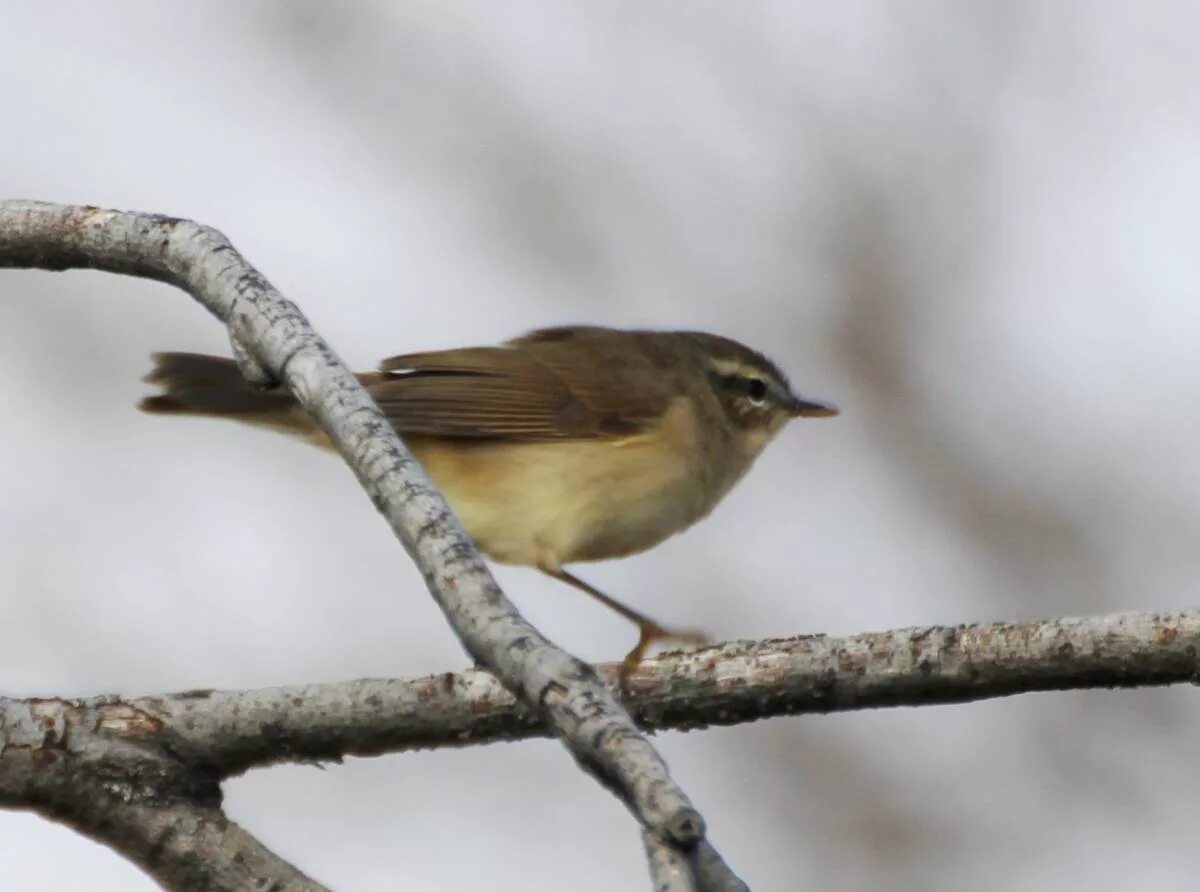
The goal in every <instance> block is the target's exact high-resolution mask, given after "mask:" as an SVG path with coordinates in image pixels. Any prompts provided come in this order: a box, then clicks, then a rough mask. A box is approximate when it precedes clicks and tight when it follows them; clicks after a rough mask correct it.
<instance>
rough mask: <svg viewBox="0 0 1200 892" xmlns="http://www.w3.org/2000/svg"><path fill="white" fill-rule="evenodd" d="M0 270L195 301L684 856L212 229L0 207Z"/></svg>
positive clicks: (637, 776) (657, 808) (618, 745)
mask: <svg viewBox="0 0 1200 892" xmlns="http://www.w3.org/2000/svg"><path fill="white" fill-rule="evenodd" d="M0 267H27V268H39V269H47V270H63V269H70V268H75V267H81V268H95V269H102V270H107V271H109V272H117V273H125V274H129V275H135V276H142V277H145V278H151V279H157V280H160V281H163V282H167V283H170V284H173V285H176V286H178V287H180V288H182V289H183V290H185V291H187V292H188V293H190V294H191V295H192V296H193V297H195V298H196V300H198V301H199V302H200V303H201V304H202V305H203V306H205V307H206V308H207V309H208V310H209V311H210V312H212V313H213V314H214V315H215V316H217V318H218V319H220V320H222V321H223V322H225V323H226V324H227V326H228V328H229V333H230V337H231V339H232V340H233V341H234V342H236V343H237V344H238V345H240V349H239V350H238V351H237V352H238V356H239V364H240V366H241V367H242V368H243V369H245V370H247V371H248V372H249V373H250V375H251V377H252V378H253V380H254V381H255V382H256V383H262V382H264V381H266V380H270V379H272V378H273V379H275V380H279V381H282V382H283V383H285V384H286V385H287V386H288V388H289V389H290V390H291V391H292V392H293V393H294V394H295V395H296V397H297V399H298V400H299V401H300V403H301V404H302V405H303V406H304V407H305V408H306V409H307V410H308V411H309V412H310V413H311V414H312V415H313V417H314V418H315V419H316V420H317V422H318V423H319V424H320V425H321V427H322V428H323V429H324V430H325V432H326V433H327V434H328V435H329V437H330V438H331V440H332V441H333V443H334V444H335V445H336V446H337V448H338V450H339V451H340V452H341V454H342V456H343V458H344V459H345V460H346V462H347V463H348V464H349V465H350V466H351V468H352V469H353V470H354V472H355V474H356V475H357V476H358V478H359V481H360V483H361V484H362V485H363V487H364V488H365V489H366V490H367V493H368V494H369V495H370V496H371V499H372V501H373V502H374V503H375V505H376V507H377V508H378V509H379V510H380V512H382V513H383V514H384V516H385V517H386V518H387V519H388V522H389V524H390V525H391V527H392V529H393V531H394V532H395V533H396V535H397V536H398V537H399V538H400V540H401V542H403V544H404V546H405V548H406V549H407V550H408V552H409V554H410V555H411V556H412V558H413V560H414V561H415V562H416V563H417V565H418V566H419V567H420V568H421V571H422V573H423V574H424V576H425V580H426V584H427V585H428V587H429V591H430V593H431V594H432V595H433V597H434V598H435V600H436V601H437V603H438V604H439V606H440V607H441V608H442V610H443V612H444V613H445V614H446V617H447V619H448V620H449V621H450V624H451V626H452V627H453V628H454V630H455V631H456V633H457V634H458V636H459V638H460V639H461V640H462V642H463V645H464V647H465V648H466V650H467V652H468V653H469V654H471V655H472V656H473V657H474V658H475V659H476V660H478V661H479V662H481V663H482V664H484V665H486V666H488V667H489V668H491V669H493V670H494V671H495V672H496V674H497V675H498V676H499V677H500V679H502V681H503V682H504V684H505V685H506V686H507V687H509V688H510V689H511V690H513V691H515V692H516V693H517V694H518V695H519V696H520V697H521V699H522V700H523V701H524V702H525V703H527V704H528V705H529V706H530V707H531V708H533V709H535V710H539V711H541V712H542V713H544V715H545V717H546V719H547V721H548V722H549V724H550V725H551V726H552V727H553V728H554V730H555V733H556V734H557V735H558V736H560V737H561V739H562V740H563V742H564V743H565V744H566V745H567V747H568V748H569V749H570V750H571V752H572V754H573V755H574V756H575V758H576V761H577V762H578V763H579V764H580V765H581V766H582V767H583V768H585V770H587V771H589V772H590V773H592V774H593V775H594V776H595V777H596V778H597V779H598V780H600V781H601V783H602V784H604V785H605V786H606V787H608V788H609V789H611V790H612V791H613V792H615V793H616V794H617V795H618V796H619V797H620V798H621V799H622V800H623V801H624V802H625V803H626V805H627V806H628V807H629V808H630V810H631V811H632V812H633V813H634V814H635V815H636V816H637V818H638V819H639V820H640V821H641V822H642V824H643V825H644V826H645V827H646V828H647V829H649V830H651V831H653V832H654V833H656V834H657V835H659V836H660V837H662V838H663V839H666V840H668V841H670V842H671V843H672V844H674V845H678V846H680V847H681V848H682V849H684V850H687V849H690V848H691V847H693V846H695V845H696V844H697V843H698V842H700V841H701V840H702V839H703V838H704V833H705V827H704V820H703V818H702V817H701V816H700V813H699V812H698V811H697V810H696V809H695V808H694V807H693V806H692V804H691V803H690V802H689V801H688V799H687V797H686V795H685V794H684V793H683V791H682V790H681V789H680V788H679V786H678V785H677V784H676V783H675V782H674V780H673V779H672V778H671V776H670V774H669V772H668V770H667V767H666V764H665V763H664V762H663V760H662V758H661V757H660V756H659V755H658V753H657V752H656V751H655V749H654V748H653V747H652V746H651V744H650V743H649V741H647V740H646V739H645V737H643V736H642V735H641V733H640V732H639V731H638V729H637V727H636V725H635V724H634V723H633V721H632V720H631V719H630V717H629V716H628V715H627V714H626V713H625V711H624V710H623V709H622V708H621V707H620V706H619V705H618V704H617V702H616V701H615V700H614V699H613V697H612V695H611V694H610V693H609V691H608V690H607V689H606V688H605V686H604V685H603V683H602V682H601V681H600V679H599V677H598V676H597V675H596V673H595V672H594V671H593V670H592V668H591V667H590V666H588V665H587V664H585V663H583V662H581V661H580V660H577V659H575V658H574V657H572V656H570V655H569V654H567V653H566V652H565V651H563V650H561V649H559V648H558V647H556V646H555V645H554V644H552V643H551V642H550V641H549V640H547V639H546V638H545V637H543V636H542V635H541V634H540V633H539V632H538V631H537V630H536V629H535V628H534V627H533V626H531V625H530V624H529V623H527V622H525V620H524V619H523V618H522V617H521V616H520V614H518V613H517V611H516V609H515V608H514V607H513V605H512V603H511V602H510V601H509V600H508V599H507V598H506V597H505V596H504V593H503V592H502V591H501V590H500V588H499V586H498V585H497V584H496V582H495V581H494V580H493V578H492V576H491V574H490V573H489V572H488V570H487V567H486V566H485V565H484V563H483V561H482V559H481V558H480V556H479V553H478V551H477V550H476V549H475V547H474V545H473V544H472V543H471V541H470V540H469V539H468V538H467V536H466V534H465V533H464V532H463V530H462V528H461V527H460V526H459V524H458V522H457V521H456V520H455V518H454V517H453V516H452V515H451V513H450V511H449V509H448V507H447V506H446V503H445V500H444V499H443V498H442V497H441V495H440V494H439V493H438V492H437V491H436V490H435V489H434V488H433V486H432V485H431V484H430V482H429V480H428V478H427V477H426V476H425V474H424V472H423V471H422V470H421V469H420V467H419V466H418V465H417V464H416V462H415V461H414V459H413V458H412V456H411V454H410V453H409V452H408V450H407V449H406V448H405V447H404V445H403V444H402V443H401V442H400V440H399V438H397V437H396V435H395V433H394V432H393V431H392V428H391V426H390V425H389V424H388V423H387V421H386V419H385V418H384V416H383V415H382V414H381V413H380V411H379V409H378V407H377V406H376V405H375V403H374V402H373V400H372V399H371V398H370V397H369V396H368V395H367V393H366V391H365V390H364V389H363V388H362V387H361V386H360V385H359V383H358V381H357V379H356V378H355V376H354V375H353V373H352V372H351V371H350V369H348V368H347V367H346V366H345V365H344V364H343V363H342V362H341V361H340V360H339V359H338V358H337V356H336V355H335V354H334V352H333V350H332V349H331V348H330V347H329V345H328V344H326V343H325V341H324V340H323V339H321V337H320V336H319V335H317V333H316V332H315V331H314V330H313V329H312V327H311V326H310V325H309V323H308V321H307V320H306V319H305V318H304V316H303V314H302V313H301V312H300V310H299V309H298V308H297V307H296V306H295V305H294V304H292V303H291V302H290V301H288V300H286V299H285V298H284V297H283V296H282V295H281V294H280V293H279V292H278V291H276V290H275V288H274V287H273V286H271V285H270V283H269V282H267V280H266V279H265V278H264V277H263V276H262V275H261V274H260V273H259V272H258V270H256V269H255V268H254V267H253V266H252V265H250V264H249V263H248V262H247V261H246V260H245V259H244V258H242V257H241V255H240V254H239V253H238V252H237V251H236V250H234V248H233V246H232V245H231V244H230V243H229V241H228V240H227V239H226V238H225V237H224V236H223V235H222V234H221V233H219V232H217V231H216V230H215V229H212V228H210V227H206V226H201V225H198V224H196V223H194V222H191V221H187V220H179V219H174V218H169V217H162V216H158V215H152V214H138V213H125V212H120V211H113V210H103V209H99V208H92V207H74V206H64V205H53V204H45V203H39V202H30V201H4V202H0Z"/></svg>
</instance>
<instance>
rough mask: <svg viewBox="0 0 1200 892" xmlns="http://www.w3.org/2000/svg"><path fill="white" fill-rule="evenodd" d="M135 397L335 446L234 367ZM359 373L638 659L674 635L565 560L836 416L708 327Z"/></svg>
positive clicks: (675, 524) (459, 501)
mask: <svg viewBox="0 0 1200 892" xmlns="http://www.w3.org/2000/svg"><path fill="white" fill-rule="evenodd" d="M154 360H155V366H154V369H153V370H152V371H151V372H150V374H149V375H147V377H146V380H147V381H150V382H152V383H155V384H158V385H160V386H161V387H162V388H163V391H164V392H163V393H162V394H161V395H159V396H153V397H148V398H147V399H145V400H143V402H142V404H141V407H142V409H144V410H145V411H148V412H155V413H174V414H189V415H217V416H223V417H229V418H233V419H236V420H239V421H243V422H246V423H251V424H256V425H262V426H267V427H271V428H274V429H277V430H281V431H284V432H287V433H290V434H293V435H298V436H301V437H303V438H305V439H307V440H308V441H310V442H314V443H317V444H319V445H328V441H327V439H326V438H325V437H324V434H322V433H321V432H320V431H319V430H318V429H317V428H316V426H315V425H314V424H313V423H312V421H311V420H310V419H309V417H308V415H307V413H305V412H303V411H302V410H301V409H300V407H299V406H298V405H297V404H296V403H295V401H294V400H293V399H292V397H291V395H290V394H288V393H287V392H286V391H283V390H280V389H277V390H273V391H267V392H263V391H258V390H255V389H253V388H252V387H250V386H249V385H248V384H246V383H245V382H244V381H243V379H242V377H241V375H240V374H239V372H238V370H237V367H236V366H235V365H234V363H233V362H232V360H228V359H221V358H217V357H208V356H199V355H196V354H188V353H160V354H156V355H155V357H154ZM359 379H360V380H361V381H362V383H363V384H364V385H365V386H366V387H367V389H368V391H369V392H370V393H371V395H372V397H374V399H375V401H376V402H377V403H378V404H379V407H380V409H382V411H383V412H384V414H385V415H386V416H387V418H388V420H389V421H390V422H391V423H392V425H393V426H394V427H395V429H396V431H397V432H398V433H399V434H401V435H402V436H403V437H404V439H405V441H406V442H407V443H408V445H409V446H410V448H411V449H412V450H413V452H414V454H415V455H416V456H417V458H418V459H419V460H420V462H421V463H422V465H424V467H425V468H426V470H427V471H428V472H429V475H430V477H431V478H432V479H433V481H434V483H435V484H437V486H438V487H439V489H441V490H442V492H443V493H444V494H445V495H446V497H447V500H448V501H449V502H450V505H451V507H452V508H453V509H454V511H455V513H456V514H457V515H458V517H459V519H460V520H461V521H462V522H463V525H464V527H465V528H466V530H467V532H468V533H469V534H470V535H471V536H472V538H473V539H474V540H475V542H476V543H477V544H478V545H479V547H480V548H481V549H482V550H483V551H484V552H485V553H486V554H488V555H489V556H491V557H493V558H494V559H496V560H499V561H503V562H507V563H517V564H527V565H531V566H535V567H538V568H540V569H542V570H543V571H545V572H547V573H549V574H550V575H553V576H555V577H556V578H559V579H563V580H564V581H567V582H570V583H571V584H572V585H575V586H576V587H578V588H581V589H583V590H584V591H587V592H588V593H589V594H591V595H593V596H594V597H597V598H599V599H600V600H602V601H604V603H606V604H608V605H609V606H610V607H613V608H614V609H616V610H618V611H619V612H621V613H622V614H623V615H625V616H627V617H629V618H630V619H632V620H634V621H635V622H637V623H638V624H639V626H640V628H641V630H642V636H641V639H642V640H641V641H640V642H639V646H638V648H635V650H634V652H632V653H631V654H630V656H629V658H628V659H627V662H626V668H627V669H628V668H629V667H630V666H631V665H632V663H633V661H635V660H636V659H637V658H639V657H640V656H641V654H642V652H643V651H644V650H645V647H646V646H647V645H648V644H649V642H650V641H652V640H654V639H655V638H658V637H663V636H664V635H665V634H666V632H665V630H664V629H662V628H661V627H660V626H658V625H657V624H656V623H654V622H653V621H651V620H649V619H647V618H646V617H644V616H642V615H641V614H638V613H636V612H634V611H632V610H630V609H629V608H627V607H625V606H624V605H621V604H619V603H618V602H615V601H613V599H611V598H609V597H608V596H606V595H604V594H602V593H600V592H597V591H596V590H595V589H593V588H591V587H590V586H588V585H587V584H586V583H584V582H582V581H581V580H578V579H576V578H575V577H573V576H571V575H570V574H568V573H566V571H565V570H563V565H564V564H567V563H571V562H574V561H589V560H602V559H606V558H612V557H620V556H624V555H628V554H632V553H635V552H638V551H642V550H644V549H647V548H650V547H652V546H654V545H656V544H657V543H659V542H661V541H662V540H663V539H665V538H666V537H668V536H670V535H672V534H673V533H676V532H679V531H680V530H683V529H685V528H686V527H688V526H690V525H691V524H692V523H694V522H695V521H697V520H698V519H700V518H701V517H703V516H704V515H705V514H707V513H708V512H709V511H710V510H711V509H712V508H713V507H714V506H715V505H716V504H717V502H718V501H720V499H721V498H722V496H724V494H725V493H726V492H728V490H729V488H730V487H731V486H733V485H734V483H736V482H737V480H738V479H740V477H741V476H742V474H743V473H745V471H746V470H747V469H748V468H749V467H750V465H751V463H752V462H753V460H754V458H755V457H756V456H757V455H758V454H759V452H761V450H762V448H763V447H764V446H765V445H766V443H767V442H769V441H770V439H771V438H772V437H773V436H774V435H775V433H777V432H778V430H779V429H780V428H781V427H782V426H783V424H784V423H786V421H787V420H788V419H790V418H793V417H796V416H798V415H810V416H814V415H830V414H834V413H835V412H836V410H834V409H832V408H831V407H829V406H825V405H823V404H820V403H814V402H810V401H807V400H804V399H801V398H799V397H796V396H795V395H794V394H792V392H791V390H790V387H789V385H788V382H787V379H786V378H785V377H784V376H783V374H782V373H781V372H780V371H779V369H778V368H777V367H776V366H775V365H774V364H773V363H772V362H770V360H768V359H766V357H764V356H762V355H761V354H759V353H756V352H755V351H753V350H750V349H749V348H748V347H745V346H743V345H741V344H739V343H737V342H735V341H731V340H729V339H727V338H722V337H719V336H717V335H710V334H705V333H702V332H652V331H617V330H614V329H607V328H599V327H585V326H580V327H568V328H553V329H544V330H541V331H536V332H533V333H531V334H528V335H525V336H524V337H521V338H517V339H515V340H513V341H510V342H508V343H507V344H503V345H500V346H491V347H468V348H461V349H454V350H442V351H436V352H430V353H412V354H407V355H403V356H395V357H391V358H389V359H385V360H384V361H383V362H382V363H380V366H379V370H378V371H376V372H369V373H365V374H361V375H359Z"/></svg>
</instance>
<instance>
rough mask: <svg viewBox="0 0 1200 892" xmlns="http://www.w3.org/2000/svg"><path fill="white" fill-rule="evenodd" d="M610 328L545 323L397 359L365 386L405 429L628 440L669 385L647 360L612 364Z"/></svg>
mask: <svg viewBox="0 0 1200 892" xmlns="http://www.w3.org/2000/svg"><path fill="white" fill-rule="evenodd" d="M612 334H613V333H611V332H607V331H605V330H603V329H585V328H576V329H548V330H543V331H539V332H533V333H532V334H529V335H526V336H525V337H523V338H518V339H517V340H515V341H511V342H509V343H508V344H506V345H504V346H500V347H468V348H465V349H459V350H442V351H437V352H433V353H411V354H408V355H405V356H393V357H391V358H389V359H385V360H384V361H383V362H382V363H380V366H379V368H380V372H381V374H379V375H375V376H370V380H369V389H370V391H371V395H372V396H373V397H374V398H375V400H376V402H378V403H379V406H380V408H382V409H383V411H384V413H385V414H386V415H387V417H388V420H389V421H391V423H392V424H393V425H394V426H395V428H396V430H398V431H399V432H400V433H402V434H404V433H408V434H425V435H430V436H437V437H448V438H461V439H471V440H505V441H510V442H546V441H553V440H579V439H597V438H620V437H628V436H631V435H634V434H637V433H640V432H642V431H644V430H646V429H647V428H649V427H650V426H652V425H653V423H654V422H655V421H656V420H657V419H658V418H660V417H661V416H662V414H663V413H664V412H665V411H666V409H667V407H668V404H669V402H670V398H671V396H672V390H671V387H670V381H669V380H668V378H667V377H666V376H664V375H663V374H661V373H659V372H658V370H657V369H656V368H655V367H654V366H653V364H652V363H649V362H648V361H646V360H645V359H644V358H642V357H641V356H638V355H635V356H633V357H626V359H625V360H624V361H620V360H617V361H614V357H613V355H612V353H611V350H612V347H613V342H612V340H611V336H612ZM635 354H636V351H635Z"/></svg>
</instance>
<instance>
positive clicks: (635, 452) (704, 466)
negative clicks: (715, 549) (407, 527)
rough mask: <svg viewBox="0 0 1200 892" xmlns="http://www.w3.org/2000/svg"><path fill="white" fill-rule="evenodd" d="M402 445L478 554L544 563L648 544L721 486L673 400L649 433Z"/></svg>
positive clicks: (690, 422)
mask: <svg viewBox="0 0 1200 892" xmlns="http://www.w3.org/2000/svg"><path fill="white" fill-rule="evenodd" d="M408 442H409V444H410V446H411V447H412V449H413V452H414V453H415V454H416V456H417V458H418V459H419V460H420V462H421V464H422V465H424V466H425V469H426V470H427V471H428V472H429V474H430V476H431V477H432V478H433V481H434V483H435V484H436V485H437V486H438V487H439V489H441V490H442V492H444V493H445V495H446V497H447V499H448V500H449V501H450V505H451V507H452V508H453V509H454V512H455V514H457V515H458V517H459V519H460V520H461V521H462V523H463V525H464V526H465V527H466V529H467V532H468V533H469V534H470V535H471V537H472V538H473V539H474V540H475V542H476V543H477V544H478V545H479V547H480V548H482V549H483V550H484V552H486V553H487V554H488V555H490V556H491V557H493V558H494V559H496V560H499V561H503V562H506V563H514V564H529V565H533V566H540V567H544V568H547V569H553V568H557V567H558V566H560V565H562V564H566V563H570V562H573V561H588V560H602V559H605V558H612V557H620V556H622V555H626V554H631V553H633V552H637V551H642V550H644V549H646V548H650V547H651V546H653V545H656V544H658V543H659V542H661V541H662V540H663V539H665V538H667V537H668V536H670V535H672V534H674V533H677V532H679V531H680V530H682V529H684V528H686V527H688V526H690V525H691V524H692V523H694V522H695V521H696V520H698V519H699V518H701V517H703V516H704V515H705V514H707V513H708V511H709V510H711V508H712V506H713V505H714V504H715V502H716V500H717V499H719V498H720V496H721V495H722V494H723V492H724V490H725V489H726V488H727V487H726V486H724V485H714V483H715V481H714V480H713V474H712V473H711V471H712V468H711V467H708V465H709V464H710V463H709V462H707V461H702V460H701V459H702V458H703V452H704V450H702V449H701V450H697V449H696V448H695V447H696V445H697V440H696V430H695V418H694V416H693V414H692V412H691V411H690V409H689V407H688V404H687V403H686V402H684V401H682V400H681V401H679V402H678V403H676V404H675V405H674V406H672V408H671V409H670V410H669V411H668V412H667V413H666V415H665V416H664V419H663V421H662V422H661V423H660V425H659V427H658V428H656V430H655V431H654V432H652V433H650V434H641V435H638V436H635V437H630V438H627V439H624V440H582V441H569V442H561V443H478V444H470V443H463V442H462V441H458V442H454V441H447V440H434V439H431V438H422V437H410V438H408ZM722 482H723V481H722Z"/></svg>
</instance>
